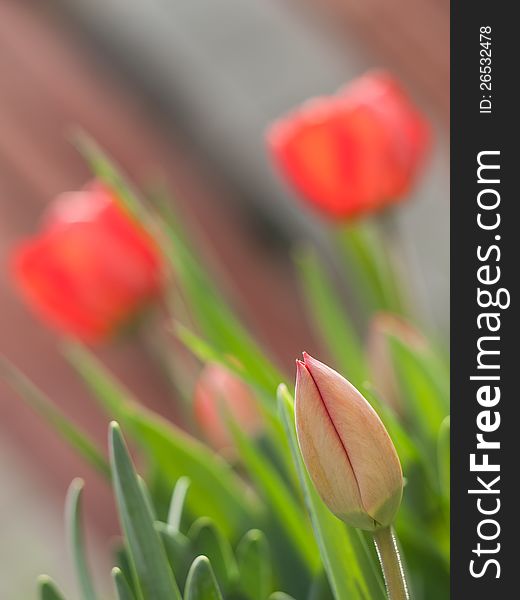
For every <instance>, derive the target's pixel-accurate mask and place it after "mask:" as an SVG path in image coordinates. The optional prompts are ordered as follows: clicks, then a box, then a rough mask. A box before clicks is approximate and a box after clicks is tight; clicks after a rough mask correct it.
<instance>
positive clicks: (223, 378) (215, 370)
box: [194, 363, 263, 450]
mask: <svg viewBox="0 0 520 600" xmlns="http://www.w3.org/2000/svg"><path fill="white" fill-rule="evenodd" d="M194 410H195V418H196V420H197V423H198V425H199V427H200V429H201V431H202V433H203V434H204V436H205V437H206V439H207V441H208V442H209V443H210V444H211V445H212V446H213V448H215V449H216V450H225V449H228V448H231V447H233V439H232V437H231V434H230V432H229V430H228V427H227V426H226V422H225V415H226V413H229V415H230V417H231V418H232V419H233V420H234V421H235V422H236V423H237V424H238V425H239V426H240V427H241V428H242V430H243V431H245V432H246V433H247V434H249V435H256V434H258V433H260V431H261V429H262V426H263V420H262V416H261V414H260V412H259V410H258V407H257V404H256V401H255V399H254V398H253V396H252V394H251V391H250V390H249V388H248V387H247V385H246V384H245V383H244V382H243V381H242V380H241V379H239V378H238V377H237V376H236V375H234V374H233V373H232V372H231V371H230V370H229V369H226V368H225V367H223V366H222V365H219V364H217V363H208V364H207V365H206V366H205V367H204V369H203V370H202V373H201V375H200V377H199V380H198V381H197V385H196V387H195V394H194Z"/></svg>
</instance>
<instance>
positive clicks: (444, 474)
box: [437, 417, 450, 511]
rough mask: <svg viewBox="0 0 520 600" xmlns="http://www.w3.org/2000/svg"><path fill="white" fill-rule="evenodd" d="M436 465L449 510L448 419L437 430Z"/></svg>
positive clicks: (445, 502)
mask: <svg viewBox="0 0 520 600" xmlns="http://www.w3.org/2000/svg"><path fill="white" fill-rule="evenodd" d="M437 464H438V471H439V480H440V489H441V492H442V495H443V500H444V504H445V506H446V508H447V510H448V511H449V508H450V417H446V418H445V419H444V420H443V422H442V423H441V426H440V428H439V435H438V442H437Z"/></svg>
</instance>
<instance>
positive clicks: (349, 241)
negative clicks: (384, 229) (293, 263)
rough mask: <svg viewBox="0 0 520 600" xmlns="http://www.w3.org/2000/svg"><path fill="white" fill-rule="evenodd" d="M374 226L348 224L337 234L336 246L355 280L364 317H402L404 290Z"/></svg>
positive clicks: (388, 252)
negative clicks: (375, 314) (384, 312)
mask: <svg viewBox="0 0 520 600" xmlns="http://www.w3.org/2000/svg"><path fill="white" fill-rule="evenodd" d="M377 225H378V224H377V223H374V222H370V221H368V220H366V219H365V220H363V221H359V222H357V223H351V224H349V225H348V226H347V227H344V228H342V229H341V230H340V232H339V243H340V246H341V247H342V249H343V251H344V253H345V256H346V258H347V262H348V264H349V266H350V267H351V270H352V275H353V276H354V279H355V287H356V290H357V292H358V293H359V295H360V299H361V302H362V306H363V308H365V309H366V311H367V314H371V313H373V312H375V311H377V310H388V311H390V312H394V313H396V314H402V313H403V305H404V300H403V297H402V296H403V292H402V289H403V287H402V286H401V285H399V283H400V282H399V277H398V276H397V275H398V274H397V270H396V268H395V265H394V264H393V261H392V257H391V255H390V251H391V248H389V247H388V245H386V246H385V245H384V244H383V241H382V239H381V232H380V231H378V227H377Z"/></svg>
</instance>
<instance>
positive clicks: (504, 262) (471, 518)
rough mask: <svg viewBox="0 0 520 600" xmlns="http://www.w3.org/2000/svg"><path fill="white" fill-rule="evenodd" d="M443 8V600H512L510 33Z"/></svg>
mask: <svg viewBox="0 0 520 600" xmlns="http://www.w3.org/2000/svg"><path fill="white" fill-rule="evenodd" d="M515 8H516V6H515V3H513V2H491V1H487V2H484V1H482V0H453V1H452V5H451V38H452V41H451V211H452V213H451V215H452V216H451V257H452V258H451V260H452V270H451V311H452V312H451V322H452V334H451V339H452V344H451V352H452V361H451V367H452V369H451V377H452V384H451V392H452V396H451V406H452V410H451V412H452V421H451V423H452V434H451V436H452V437H451V441H452V451H451V456H452V513H451V519H452V525H451V549H452V550H451V556H452V598H453V599H455V600H458V599H459V598H463V599H464V600H469V599H471V600H478V599H480V598H483V599H484V598H485V599H486V600H488V599H489V598H491V599H493V600H502V599H508V600H509V599H512V598H520V583H518V581H520V544H519V538H520V428H519V426H518V418H517V414H518V412H519V411H518V404H519V403H520V385H519V382H520V340H519V337H520V336H519V334H520V326H519V318H518V306H517V298H518V287H519V286H518V280H519V279H520V224H519V220H520V217H519V215H520V189H519V188H520V183H519V182H520V151H519V149H518V148H517V146H518V144H517V143H514V141H515V140H517V139H518V130H519V121H518V113H519V107H520V94H519V92H518V90H519V89H520V86H519V85H518V81H519V72H520V68H519V62H518V59H519V58H520V46H519V45H518V42H519V40H520V30H518V26H517V23H516V19H515V18H514V16H513V12H514V10H515Z"/></svg>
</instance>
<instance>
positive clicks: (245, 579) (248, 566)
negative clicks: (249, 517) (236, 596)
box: [236, 529, 273, 600]
mask: <svg viewBox="0 0 520 600" xmlns="http://www.w3.org/2000/svg"><path fill="white" fill-rule="evenodd" d="M236 556H237V563H238V571H239V573H240V589H241V590H242V592H243V594H244V595H245V596H246V597H247V598H248V599H249V600H265V599H266V598H267V597H268V596H269V593H270V592H271V590H272V581H273V574H272V569H271V555H270V552H269V544H268V542H267V539H266V537H265V535H264V534H263V533H262V532H261V531H259V530H258V529H252V530H250V531H248V532H247V533H246V534H245V535H244V537H243V538H242V540H241V541H240V543H239V545H238V547H237V551H236Z"/></svg>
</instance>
